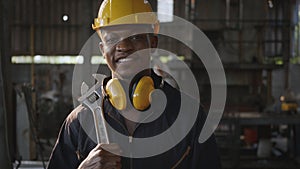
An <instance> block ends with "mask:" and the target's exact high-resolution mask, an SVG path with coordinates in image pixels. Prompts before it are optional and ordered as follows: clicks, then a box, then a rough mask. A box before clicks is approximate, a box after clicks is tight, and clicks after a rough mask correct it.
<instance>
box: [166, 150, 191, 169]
mask: <svg viewBox="0 0 300 169" xmlns="http://www.w3.org/2000/svg"><path fill="white" fill-rule="evenodd" d="M190 150H191V146H188V148H187V149H186V151H185V152H184V154H183V155H182V157H181V158H180V159H179V161H177V162H176V164H175V165H174V166H173V167H172V168H171V169H175V168H176V167H178V166H179V164H180V163H181V162H182V161H183V160H184V159H185V157H186V156H188V155H189V153H190Z"/></svg>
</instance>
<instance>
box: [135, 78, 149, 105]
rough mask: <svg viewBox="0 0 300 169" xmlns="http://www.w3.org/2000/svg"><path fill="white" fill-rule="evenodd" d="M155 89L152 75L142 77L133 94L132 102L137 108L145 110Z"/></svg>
mask: <svg viewBox="0 0 300 169" xmlns="http://www.w3.org/2000/svg"><path fill="white" fill-rule="evenodd" d="M153 90H154V82H153V80H152V78H151V77H149V76H144V77H142V78H141V79H140V80H139V82H138V84H137V85H136V88H135V90H134V93H133V96H132V103H133V106H134V108H136V109H137V110H145V109H147V108H148V107H149V106H150V102H151V101H150V94H151V92H152V91H153Z"/></svg>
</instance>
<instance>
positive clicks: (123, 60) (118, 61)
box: [117, 58, 134, 63]
mask: <svg viewBox="0 0 300 169" xmlns="http://www.w3.org/2000/svg"><path fill="white" fill-rule="evenodd" d="M133 60H134V59H133V58H121V59H118V60H117V63H125V62H131V61H133Z"/></svg>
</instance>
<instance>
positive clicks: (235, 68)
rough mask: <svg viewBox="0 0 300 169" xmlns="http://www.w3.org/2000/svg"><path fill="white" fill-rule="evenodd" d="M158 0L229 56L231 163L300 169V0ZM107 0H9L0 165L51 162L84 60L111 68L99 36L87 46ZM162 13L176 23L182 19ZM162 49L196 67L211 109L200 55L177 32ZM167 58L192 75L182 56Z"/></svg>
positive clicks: (0, 95) (1, 77) (222, 141)
mask: <svg viewBox="0 0 300 169" xmlns="http://www.w3.org/2000/svg"><path fill="white" fill-rule="evenodd" d="M149 1H150V3H151V4H152V6H153V8H154V10H155V11H158V13H167V14H170V15H176V16H179V17H182V18H184V19H186V20H188V21H190V22H191V23H193V24H195V25H196V26H197V27H199V28H200V29H201V30H202V31H203V32H204V33H205V35H206V36H207V37H208V38H209V39H210V41H211V42H212V44H213V45H214V47H215V48H216V50H217V51H218V53H219V56H220V58H221V60H222V62H223V66H224V69H225V73H226V79H227V101H226V107H225V112H224V115H223V118H222V120H221V122H220V124H219V126H218V128H217V130H216V132H215V134H216V137H217V142H218V146H219V148H220V152H221V157H222V164H223V168H228V169H231V168H232V169H233V168H236V169H239V168H247V169H256V168H257V169H263V168H265V169H299V168H300V110H299V105H300V20H299V16H300V0H149ZM101 2H102V1H101V0H1V6H0V13H1V15H0V19H1V20H0V23H1V32H0V33H1V34H0V49H1V55H0V60H1V69H0V152H1V153H0V168H1V169H5V168H8V167H9V165H11V164H12V166H13V167H14V168H17V167H19V168H43V165H46V163H47V160H48V158H49V155H50V152H51V149H52V147H53V145H54V143H55V140H56V137H57V134H58V131H59V127H60V125H61V124H62V122H63V120H64V118H65V117H66V116H67V115H68V113H69V112H70V111H71V110H72V109H73V107H74V105H73V98H72V75H73V70H74V67H75V65H77V66H79V67H81V66H82V67H83V66H88V67H90V68H91V70H95V69H98V71H100V72H101V73H103V74H107V75H108V74H109V70H108V68H107V67H106V65H105V62H104V59H103V57H102V56H101V54H100V51H99V49H98V46H97V45H98V43H97V42H96V41H99V39H94V40H92V41H93V42H95V43H94V45H91V49H90V51H92V52H90V53H89V54H88V55H89V56H86V55H82V54H81V52H80V51H81V49H82V48H83V46H84V44H85V43H86V41H87V40H88V39H89V38H90V37H91V36H92V35H93V33H94V31H93V30H92V29H91V24H92V22H93V19H94V18H95V17H96V16H97V11H98V7H99V5H100V3H101ZM159 19H160V21H161V22H162V23H161V24H162V25H163V26H166V27H168V24H169V23H170V22H172V19H173V18H172V17H162V18H159ZM168 28H169V29H179V28H174V27H168ZM185 33H186V38H187V39H185V40H187V41H193V32H185ZM92 38H93V37H92ZM197 45H198V44H194V47H195V48H197ZM159 48H161V49H165V50H167V51H170V52H172V53H174V54H175V55H176V56H177V58H179V59H180V60H183V61H184V62H186V63H187V65H189V66H190V68H191V70H192V71H193V73H194V76H195V77H196V79H197V82H198V85H199V90H200V96H201V102H202V104H203V105H204V106H205V108H206V109H208V108H209V105H210V95H211V90H210V89H211V86H210V83H209V78H208V75H207V72H206V70H205V67H204V66H203V65H202V62H201V60H200V59H199V58H198V57H197V56H195V54H194V53H193V51H192V50H191V49H189V48H188V47H186V46H185V45H184V44H183V43H181V42H179V41H178V40H174V39H172V38H171V37H167V36H163V35H161V36H160V41H159ZM158 58H159V59H160V60H161V62H162V63H165V64H166V65H168V66H169V68H170V70H171V71H173V72H175V73H174V74H176V75H178V77H179V78H185V77H181V76H180V75H181V69H180V68H178V67H176V59H175V60H174V56H173V57H172V56H168V55H167V54H166V55H165V56H158ZM99 65H100V66H99ZM98 66H99V68H98ZM87 78H89V77H87ZM90 78H92V76H91V77H90ZM43 163H44V164H43ZM18 165H19V166H18ZM12 166H11V167H12Z"/></svg>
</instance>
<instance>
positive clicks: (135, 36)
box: [130, 35, 145, 41]
mask: <svg viewBox="0 0 300 169" xmlns="http://www.w3.org/2000/svg"><path fill="white" fill-rule="evenodd" d="M143 39H145V38H144V36H143V35H134V36H131V37H130V40H134V41H137V40H143Z"/></svg>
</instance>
